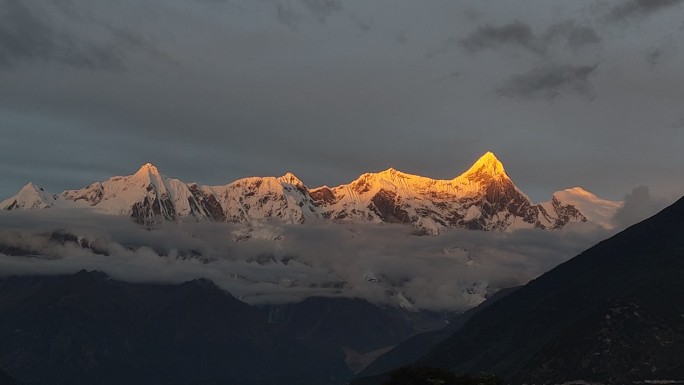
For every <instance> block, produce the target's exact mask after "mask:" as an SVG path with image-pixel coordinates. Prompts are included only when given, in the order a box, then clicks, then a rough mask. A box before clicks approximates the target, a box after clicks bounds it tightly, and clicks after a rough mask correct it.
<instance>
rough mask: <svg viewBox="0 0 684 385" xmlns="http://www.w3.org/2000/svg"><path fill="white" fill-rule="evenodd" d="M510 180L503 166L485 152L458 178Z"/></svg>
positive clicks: (492, 154) (493, 156)
mask: <svg viewBox="0 0 684 385" xmlns="http://www.w3.org/2000/svg"><path fill="white" fill-rule="evenodd" d="M488 177H489V178H492V177H493V178H496V179H510V178H509V177H508V174H506V170H505V169H504V166H503V164H502V163H501V162H500V161H499V159H498V158H497V157H496V155H494V153H492V152H491V151H487V152H486V153H485V154H484V155H482V156H481V157H480V159H478V160H477V162H475V163H474V164H473V165H472V166H471V167H470V169H468V171H466V172H464V173H463V174H461V176H459V177H458V178H466V179H470V180H479V179H482V178H488Z"/></svg>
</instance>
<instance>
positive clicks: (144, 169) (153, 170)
mask: <svg viewBox="0 0 684 385" xmlns="http://www.w3.org/2000/svg"><path fill="white" fill-rule="evenodd" d="M141 173H144V174H153V175H159V170H158V169H157V166H155V165H153V164H152V163H149V162H148V163H145V164H143V165H142V166H140V169H139V170H138V171H137V172H136V174H141Z"/></svg>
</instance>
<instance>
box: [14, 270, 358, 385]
mask: <svg viewBox="0 0 684 385" xmlns="http://www.w3.org/2000/svg"><path fill="white" fill-rule="evenodd" d="M0 298H2V300H0V340H1V341H2V344H0V367H2V368H3V369H4V370H6V371H8V372H9V373H11V374H12V375H13V376H15V377H16V378H18V379H19V380H20V381H22V383H25V384H123V383H126V384H189V383H207V384H209V383H235V384H237V383H240V384H307V383H308V384H315V383H321V382H323V381H328V380H330V379H331V378H341V377H344V376H348V375H349V371H348V369H347V368H346V367H345V365H344V356H343V353H342V352H341V351H338V350H335V349H326V348H325V347H322V346H320V345H316V344H313V343H309V344H307V345H303V344H302V343H300V342H299V341H297V340H296V339H294V338H290V337H288V336H285V335H281V334H278V333H276V332H275V331H274V330H273V329H272V328H271V327H270V326H269V325H268V322H267V320H266V319H265V317H263V314H262V313H261V312H260V311H259V310H257V309H254V308H252V307H250V306H249V305H247V304H245V303H242V302H240V301H238V300H237V299H235V298H233V297H232V296H231V295H230V294H228V293H226V292H224V291H222V290H219V289H218V288H216V287H215V286H214V285H213V284H212V283H211V282H209V281H205V280H198V281H192V282H188V283H186V284H183V285H143V284H124V283H120V282H114V281H111V280H109V279H108V278H107V277H106V276H104V275H102V274H100V273H87V272H81V273H78V274H76V275H73V276H62V277H33V278H31V277H24V278H9V279H5V280H2V281H0ZM312 363H315V364H313V365H312Z"/></svg>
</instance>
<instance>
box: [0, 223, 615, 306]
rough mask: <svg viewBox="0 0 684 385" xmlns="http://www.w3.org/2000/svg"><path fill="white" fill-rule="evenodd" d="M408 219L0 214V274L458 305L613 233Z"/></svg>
mask: <svg viewBox="0 0 684 385" xmlns="http://www.w3.org/2000/svg"><path fill="white" fill-rule="evenodd" d="M412 231H413V228H411V227H408V226H402V225H387V224H383V225H373V224H369V225H358V224H355V225H341V224H339V225H336V224H327V223H311V224H307V225H293V226H282V225H270V224H262V225H258V226H253V227H245V226H240V225H231V224H225V223H208V222H198V223H165V224H164V225H162V226H160V227H158V228H153V229H147V228H144V227H141V226H139V225H136V224H134V223H132V222H131V221H130V220H129V219H128V218H125V217H113V216H105V215H97V214H93V213H90V212H88V211H83V212H73V211H62V210H40V211H33V212H3V213H1V214H0V274H1V275H3V276H8V275H24V274H65V273H73V272H76V271H78V270H81V269H87V270H99V271H103V272H105V273H107V274H108V275H110V276H111V277H112V278H114V279H118V280H124V281H131V282H183V281H187V280H191V279H195V278H208V279H211V280H213V281H214V282H215V283H216V284H218V285H219V286H220V287H222V288H224V289H226V290H228V291H229V292H231V293H232V294H233V295H235V296H236V297H238V298H241V299H242V300H244V301H246V302H249V303H278V302H295V301H299V300H301V299H303V298H306V297H310V296H346V297H360V298H366V299H368V300H370V301H372V302H376V303H390V304H399V305H404V306H413V307H416V308H420V309H433V310H439V309H448V310H460V309H465V308H467V307H470V306H473V305H475V304H477V303H479V302H481V301H482V300H483V299H484V297H485V296H486V295H488V294H490V293H492V292H494V291H496V290H498V289H500V288H503V287H509V286H513V285H519V284H524V283H526V282H527V281H528V280H530V279H532V278H534V277H536V276H538V275H539V274H541V273H543V272H544V271H547V270H549V269H551V268H553V267H554V266H556V265H557V264H559V263H561V262H563V261H565V260H567V259H568V258H571V257H572V256H574V255H576V254H577V253H579V252H580V251H582V250H583V249H585V248H587V247H589V246H591V245H593V244H595V243H596V242H598V241H600V240H601V239H604V238H606V237H607V236H609V235H610V233H609V232H608V231H606V230H602V229H599V228H595V227H593V226H589V225H578V226H576V227H574V228H571V229H567V230H564V231H562V232H557V231H539V230H524V231H515V232H512V233H498V232H479V231H466V230H456V231H450V232H448V233H446V234H443V235H441V236H439V237H421V236H415V235H412V234H411V233H412Z"/></svg>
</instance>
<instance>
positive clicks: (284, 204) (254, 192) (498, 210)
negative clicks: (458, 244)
mask: <svg viewBox="0 0 684 385" xmlns="http://www.w3.org/2000/svg"><path fill="white" fill-rule="evenodd" d="M621 204H622V202H613V201H607V200H603V199H600V198H598V197H596V196H595V195H594V194H592V193H590V192H588V191H586V190H584V189H582V188H580V187H575V188H572V189H567V190H564V191H559V192H556V193H554V194H553V197H552V199H551V200H550V201H547V202H543V203H539V204H535V203H532V202H531V201H530V199H529V198H528V197H527V196H526V195H525V194H524V193H522V192H521V191H520V190H519V189H518V188H517V187H516V186H515V184H514V183H513V181H512V180H511V179H510V178H509V176H508V174H507V173H506V171H505V170H504V167H503V165H502V164H501V162H500V161H499V160H498V159H497V158H496V156H495V155H494V154H492V153H491V152H487V153H486V154H484V155H483V156H482V157H481V158H480V159H479V160H478V161H477V162H475V164H473V166H472V167H470V169H468V170H467V171H466V172H464V173H463V174H461V175H460V176H458V177H456V178H454V179H451V180H435V179H430V178H426V177H422V176H417V175H411V174H406V173H403V172H401V171H397V170H395V169H392V168H390V169H388V170H385V171H382V172H379V173H366V174H363V175H361V176H360V177H359V178H358V179H356V180H355V181H353V182H351V183H349V184H344V185H340V186H337V187H327V186H323V187H318V188H313V189H309V188H307V187H306V186H305V185H304V183H302V181H301V180H299V179H298V178H297V177H296V176H294V175H293V174H291V173H287V174H285V175H283V176H281V177H251V178H244V179H239V180H236V181H234V182H232V183H229V184H227V185H224V186H203V185H198V184H196V183H185V182H182V181H180V180H178V179H173V178H169V177H166V176H164V175H162V174H161V173H160V172H159V170H158V169H157V168H156V167H155V166H153V165H152V164H150V163H147V164H145V165H143V166H142V167H141V168H140V169H139V170H138V171H137V172H136V173H135V174H133V175H129V176H116V177H112V178H110V179H109V180H106V181H104V182H95V183H93V184H91V185H89V186H87V187H85V188H83V189H79V190H67V191H64V192H62V193H60V194H51V193H48V192H46V191H45V190H43V189H42V188H40V187H38V186H36V185H34V184H33V183H29V184H27V185H26V186H24V187H23V188H22V189H21V191H19V192H18V193H17V194H16V195H14V196H13V197H11V198H8V199H6V200H4V201H2V202H0V208H1V209H4V210H16V209H45V208H50V207H60V208H91V209H93V210H96V211H98V212H101V213H104V214H111V215H126V216H130V217H131V218H133V220H134V221H135V222H138V223H140V224H144V225H152V224H156V223H160V222H162V221H179V220H213V221H219V222H233V223H245V224H251V223H254V222H264V221H276V222H279V223H286V224H301V223H305V222H307V221H315V220H323V221H332V222H375V223H382V222H390V223H406V224H412V225H413V226H415V227H416V228H417V229H418V230H419V231H420V232H421V233H424V234H431V235H436V234H439V233H440V232H441V231H444V230H445V229H448V228H466V229H474V230H503V231H506V230H513V229H519V228H540V229H561V228H563V227H564V226H566V225H567V224H569V223H573V222H587V221H589V222H594V223H596V224H598V225H600V226H602V227H605V228H611V227H612V224H611V218H612V216H613V214H614V213H615V211H616V210H617V209H618V208H619V207H620V206H621Z"/></svg>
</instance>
